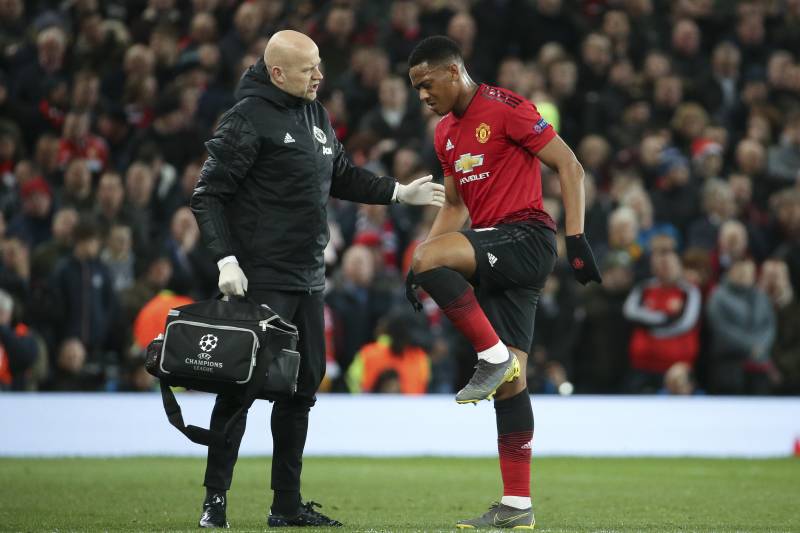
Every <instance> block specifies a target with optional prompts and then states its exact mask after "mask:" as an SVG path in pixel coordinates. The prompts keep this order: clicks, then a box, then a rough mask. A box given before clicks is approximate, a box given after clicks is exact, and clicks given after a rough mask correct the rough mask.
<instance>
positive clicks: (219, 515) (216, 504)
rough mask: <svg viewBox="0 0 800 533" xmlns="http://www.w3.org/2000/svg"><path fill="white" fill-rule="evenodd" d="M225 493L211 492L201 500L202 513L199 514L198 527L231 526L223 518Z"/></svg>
mask: <svg viewBox="0 0 800 533" xmlns="http://www.w3.org/2000/svg"><path fill="white" fill-rule="evenodd" d="M225 505H226V502H225V494H219V493H217V494H211V495H209V496H206V501H204V502H203V514H202V516H200V523H199V524H197V525H198V526H200V527H222V528H226V529H227V528H229V527H231V526H230V524H228V521H227V520H226V519H225Z"/></svg>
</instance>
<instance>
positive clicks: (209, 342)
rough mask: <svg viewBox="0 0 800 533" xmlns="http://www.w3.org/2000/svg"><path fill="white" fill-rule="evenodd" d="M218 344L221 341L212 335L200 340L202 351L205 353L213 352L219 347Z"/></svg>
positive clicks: (204, 336)
mask: <svg viewBox="0 0 800 533" xmlns="http://www.w3.org/2000/svg"><path fill="white" fill-rule="evenodd" d="M218 342H219V339H218V338H217V337H216V336H214V335H212V334H211V333H208V334H206V335H203V336H202V337H201V338H200V343H199V344H200V349H201V350H203V351H204V352H210V351H211V350H213V349H214V348H216V347H217V343H218Z"/></svg>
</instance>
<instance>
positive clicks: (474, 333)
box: [414, 267, 508, 363]
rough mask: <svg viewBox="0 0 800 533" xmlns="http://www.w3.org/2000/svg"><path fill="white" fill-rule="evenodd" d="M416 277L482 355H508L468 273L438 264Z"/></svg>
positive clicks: (500, 358)
mask: <svg viewBox="0 0 800 533" xmlns="http://www.w3.org/2000/svg"><path fill="white" fill-rule="evenodd" d="M414 280H415V281H416V283H417V284H419V286H420V287H422V288H423V289H425V291H426V292H427V293H428V294H430V295H431V298H433V300H434V301H435V302H436V304H437V305H438V306H439V307H440V308H441V309H442V312H443V313H444V314H445V316H447V318H449V319H450V322H452V323H453V325H454V326H455V327H456V329H458V330H459V331H460V332H461V333H462V334H463V335H464V337H466V338H467V340H468V341H469V342H470V344H472V347H473V348H475V351H476V352H478V356H479V357H481V353H482V352H484V353H486V354H490V355H491V358H489V357H481V358H482V359H489V360H490V362H495V363H499V362H503V361H505V360H506V359H508V350H506V348H505V345H503V343H501V342H500V338H499V337H498V336H497V333H495V331H494V328H493V327H492V325H491V324H490V323H489V319H488V318H486V314H485V313H484V312H483V309H481V306H480V305H479V304H478V300H477V298H475V292H474V291H473V290H472V287H471V286H470V284H469V283H467V280H465V279H464V276H462V275H461V274H459V273H458V272H456V271H455V270H453V269H451V268H447V267H437V268H432V269H431V270H426V271H425V272H422V273H421V274H416V273H415V274H414ZM495 352H497V353H499V355H501V356H502V357H499V361H498V360H496V359H497V358H495V357H494V354H495ZM492 359H495V360H492Z"/></svg>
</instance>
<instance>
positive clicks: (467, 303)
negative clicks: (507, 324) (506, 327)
mask: <svg viewBox="0 0 800 533" xmlns="http://www.w3.org/2000/svg"><path fill="white" fill-rule="evenodd" d="M442 311H443V312H444V314H445V315H446V316H447V318H449V319H450V322H452V323H453V325H454V326H455V327H456V329H458V331H460V332H461V333H462V334H463V335H464V337H466V338H467V340H468V341H469V343H470V344H472V347H473V348H474V349H475V351H476V352H482V351H483V350H487V349H489V348H491V347H492V346H494V345H495V344H497V343H498V342H500V338H499V337H498V336H497V333H495V331H494V328H493V327H492V325H491V324H490V323H489V319H488V318H486V314H485V313H484V312H483V309H481V306H480V305H479V304H478V299H477V298H475V292H474V291H473V290H472V288H471V287H468V288H467V289H466V290H465V291H464V293H463V294H461V296H459V297H458V298H457V299H456V300H454V301H453V302H451V303H449V304H447V305H446V306H444V307H442Z"/></svg>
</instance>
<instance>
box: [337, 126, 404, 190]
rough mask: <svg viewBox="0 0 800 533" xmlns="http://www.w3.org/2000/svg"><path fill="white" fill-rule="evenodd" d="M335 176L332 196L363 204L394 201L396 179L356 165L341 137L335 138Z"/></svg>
mask: <svg viewBox="0 0 800 533" xmlns="http://www.w3.org/2000/svg"><path fill="white" fill-rule="evenodd" d="M333 150H334V160H333V177H332V179H331V196H333V197H335V198H341V199H342V200H350V201H352V202H360V203H362V204H388V203H391V201H392V195H393V194H394V187H395V183H396V182H395V180H394V178H390V177H387V176H376V175H375V174H373V173H372V172H370V171H369V170H366V169H363V168H360V167H357V166H354V165H353V164H352V163H351V162H350V159H349V158H348V157H347V154H346V153H345V151H344V147H342V143H340V142H339V139H336V138H335V137H334V139H333Z"/></svg>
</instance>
